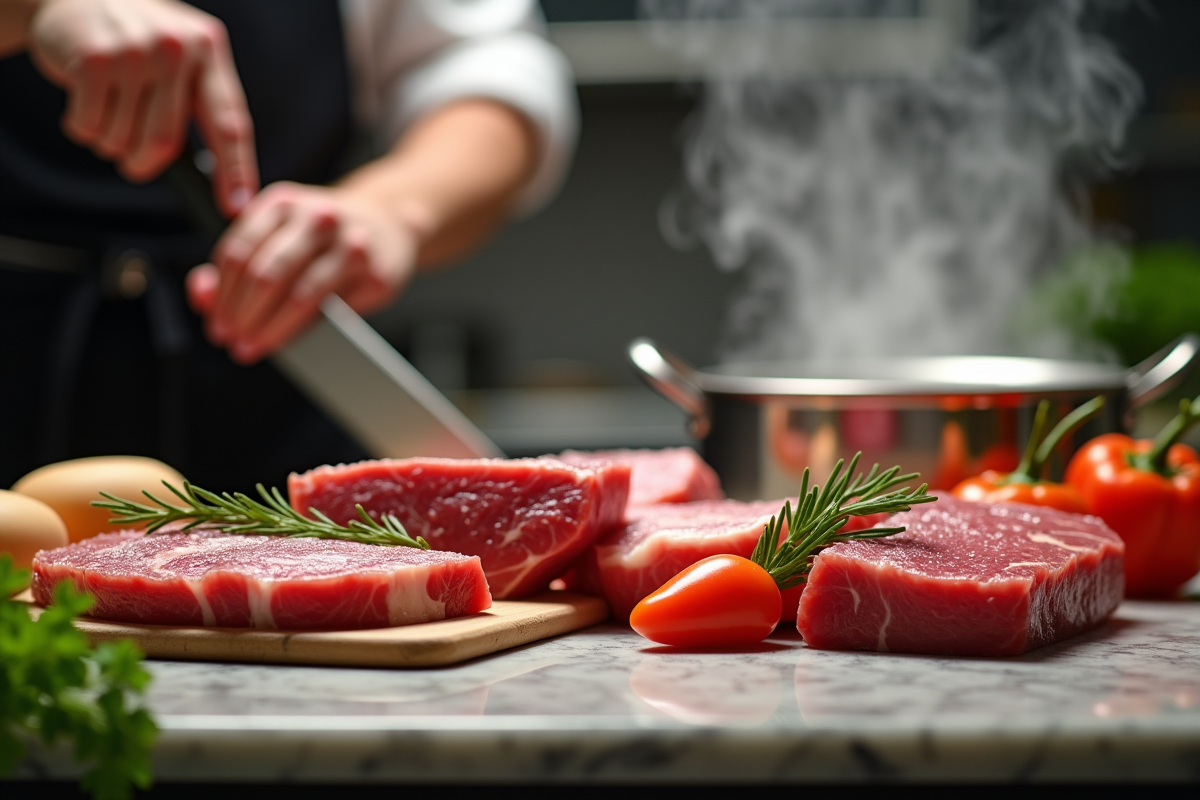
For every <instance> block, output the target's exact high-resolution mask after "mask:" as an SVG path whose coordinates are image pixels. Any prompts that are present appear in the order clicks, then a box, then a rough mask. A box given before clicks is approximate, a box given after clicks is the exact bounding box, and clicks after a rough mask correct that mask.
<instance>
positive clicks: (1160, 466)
mask: <svg viewBox="0 0 1200 800" xmlns="http://www.w3.org/2000/svg"><path fill="white" fill-rule="evenodd" d="M1197 422H1200V397H1197V398H1196V399H1195V400H1180V401H1179V413H1178V414H1176V415H1175V416H1174V417H1173V418H1172V419H1171V421H1170V422H1168V423H1167V425H1166V427H1164V428H1163V429H1162V430H1161V431H1159V434H1158V436H1156V437H1154V444H1153V445H1151V446H1150V451H1149V452H1148V453H1146V455H1145V456H1144V457H1138V458H1135V461H1134V466H1135V467H1138V468H1139V469H1144V470H1146V471H1148V472H1157V473H1158V474H1159V475H1166V476H1168V477H1169V476H1170V472H1171V471H1170V469H1168V467H1167V452H1168V451H1169V450H1170V449H1171V447H1172V446H1173V445H1175V444H1177V443H1178V442H1179V440H1180V439H1182V438H1183V435H1184V434H1185V433H1187V432H1188V431H1189V430H1191V429H1192V427H1193V426H1195V424H1196V423H1197Z"/></svg>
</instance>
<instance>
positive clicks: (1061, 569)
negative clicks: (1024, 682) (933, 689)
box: [796, 496, 1125, 656]
mask: <svg viewBox="0 0 1200 800" xmlns="http://www.w3.org/2000/svg"><path fill="white" fill-rule="evenodd" d="M886 524H889V525H890V524H897V525H905V526H907V528H908V530H907V531H905V532H904V533H901V534H897V535H896V536H892V537H888V538H885V539H870V540H859V541H852V542H844V543H842V544H837V545H834V546H833V547H830V548H828V549H826V550H824V551H823V552H822V553H821V554H820V555H818V556H817V558H816V561H815V563H814V565H813V569H812V572H811V574H810V575H809V580H808V584H807V586H806V587H805V590H804V595H803V596H802V598H801V600H800V609H799V612H798V614H797V618H796V627H797V628H798V629H799V630H800V633H801V634H802V635H803V636H804V640H805V642H807V643H808V645H809V646H811V647H818V648H827V649H836V650H880V651H893V652H900V653H934V654H949V655H971V656H1005V655H1015V654H1017V653H1024V652H1026V651H1028V650H1032V649H1034V648H1036V647H1041V646H1043V645H1047V644H1050V643H1052V642H1057V641H1059V640H1062V639H1065V638H1067V637H1070V636H1074V635H1076V634H1078V633H1081V632H1083V631H1085V630H1088V629H1090V628H1093V627H1095V626H1097V625H1099V624H1100V623H1101V622H1103V621H1104V620H1105V619H1106V618H1107V617H1108V616H1109V615H1110V614H1111V613H1112V612H1113V610H1115V609H1116V607H1117V604H1118V603H1120V601H1121V595H1122V592H1123V589H1124V583H1123V577H1122V575H1123V566H1122V565H1123V560H1124V552H1125V547H1124V545H1123V544H1122V542H1121V539H1120V538H1119V537H1118V536H1117V534H1115V533H1114V532H1113V531H1112V530H1111V529H1109V528H1108V526H1106V525H1105V524H1104V523H1103V522H1102V521H1101V520H1099V519H1097V518H1096V517H1085V516H1080V515H1077V514H1068V513H1066V512H1063V511H1057V510H1055V509H1050V508H1043V507H1037V506H1025V505H1019V504H1015V503H999V504H987V503H969V502H966V501H962V500H956V499H954V498H951V497H945V496H943V497H941V498H940V499H939V500H938V501H937V502H936V503H933V504H930V505H927V506H918V507H917V508H915V509H913V510H912V511H907V512H904V513H902V514H897V515H895V516H893V517H891V518H889V519H888V520H887V523H886Z"/></svg>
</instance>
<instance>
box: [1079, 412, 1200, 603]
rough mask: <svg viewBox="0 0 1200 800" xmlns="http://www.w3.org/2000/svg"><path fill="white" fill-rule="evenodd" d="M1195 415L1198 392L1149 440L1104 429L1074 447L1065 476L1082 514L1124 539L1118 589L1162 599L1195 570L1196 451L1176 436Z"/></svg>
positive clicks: (1199, 504)
mask: <svg viewBox="0 0 1200 800" xmlns="http://www.w3.org/2000/svg"><path fill="white" fill-rule="evenodd" d="M1198 421H1200V398H1197V399H1195V400H1192V401H1187V400H1184V401H1183V402H1182V403H1181V404H1180V409H1179V414H1178V416H1176V417H1175V418H1174V419H1173V420H1171V422H1170V423H1168V424H1167V426H1166V427H1165V428H1163V430H1162V432H1161V433H1160V434H1159V435H1158V437H1156V438H1155V439H1154V440H1153V441H1151V440H1149V439H1136V440H1135V439H1133V438H1131V437H1129V436H1126V435H1124V434H1120V433H1107V434H1104V435H1103V436H1098V437H1096V438H1095V439H1092V440H1091V441H1090V442H1088V443H1087V444H1086V445H1084V446H1083V447H1082V448H1080V449H1079V452H1077V453H1076V454H1075V455H1074V457H1073V458H1072V459H1071V461H1070V463H1069V464H1068V465H1067V474H1066V480H1067V483H1068V484H1070V485H1071V486H1072V487H1073V488H1074V489H1075V490H1076V491H1077V492H1079V495H1080V497H1081V498H1082V499H1083V501H1084V505H1085V506H1086V507H1087V511H1088V513H1089V514H1095V515H1096V516H1098V517H1100V518H1101V519H1102V520H1104V521H1105V522H1107V523H1108V526H1109V527H1110V528H1112V529H1113V530H1114V531H1116V532H1117V533H1118V534H1119V535H1120V537H1121V538H1122V539H1123V540H1125V594H1126V595H1127V596H1129V597H1167V596H1170V595H1172V594H1174V593H1175V592H1177V591H1178V590H1179V588H1180V587H1181V586H1183V584H1185V583H1187V582H1188V580H1190V579H1191V578H1192V577H1193V576H1194V575H1196V573H1198V572H1200V456H1197V454H1196V451H1195V450H1193V449H1192V448H1191V447H1188V446H1187V445H1185V444H1180V443H1179V439H1180V438H1181V437H1182V436H1183V434H1184V433H1186V432H1187V430H1188V429H1189V428H1191V427H1192V426H1193V425H1195V424H1196V423H1197V422H1198Z"/></svg>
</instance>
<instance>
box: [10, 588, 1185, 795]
mask: <svg viewBox="0 0 1200 800" xmlns="http://www.w3.org/2000/svg"><path fill="white" fill-rule="evenodd" d="M150 666H151V669H152V671H153V673H154V676H155V681H154V683H153V685H152V688H151V690H150V705H151V707H152V709H153V711H154V713H155V714H156V715H157V718H158V720H159V722H160V724H161V726H162V729H163V734H162V737H161V739H160V741H159V745H158V748H157V751H156V756H155V771H156V775H157V777H158V779H159V780H163V781H172V780H204V781H214V780H228V781H259V780H264V781H338V782H355V781H366V782H384V781H418V782H420V781H426V782H428V781H461V780H464V779H468V780H472V781H496V780H499V781H506V780H507V781H525V782H528V781H569V782H577V781H588V780H596V781H610V782H620V781H633V782H643V783H645V782H655V781H664V782H670V781H685V780H694V781H701V780H703V781H709V780H720V781H730V782H735V781H739V782H740V781H809V780H811V781H860V780H871V779H881V778H882V779H897V780H907V779H911V780H930V779H933V780H1002V781H1003V780H1020V781H1030V780H1034V781H1037V780H1076V779H1086V780H1105V779H1120V780H1139V779H1153V780H1162V779H1176V780H1193V781H1194V780H1197V779H1200V603H1195V602H1178V603H1140V602H1127V603H1125V604H1124V605H1123V606H1122V607H1121V608H1120V609H1119V611H1118V612H1117V614H1116V615H1115V616H1114V618H1113V619H1112V620H1110V621H1109V622H1108V623H1107V624H1105V625H1104V626H1103V627H1102V628H1100V629H1098V630H1096V631H1093V632H1091V633H1088V634H1085V635H1083V636H1080V637H1077V638H1075V639H1072V640H1070V641H1067V642H1063V643H1060V644H1057V645H1052V646H1050V647H1046V648H1042V649H1040V650H1036V651H1034V652H1032V653H1029V654H1026V655H1024V656H1020V657H1016V658H1008V659H1002V660H1001V659H997V660H990V659H977V658H935V657H928V656H907V655H894V654H881V653H838V652H828V651H818V650H811V649H808V648H807V647H805V645H804V643H803V642H802V641H801V640H800V638H799V637H798V636H797V635H796V633H795V631H790V632H783V631H781V632H779V633H777V635H776V636H774V637H772V638H771V639H769V640H768V641H767V642H766V643H764V644H763V645H761V646H760V647H758V648H755V649H753V651H741V652H695V651H690V652H677V651H671V650H669V649H667V648H660V647H655V646H653V645H651V644H650V643H648V642H646V641H645V640H644V639H641V638H640V637H638V636H636V635H635V634H633V633H632V632H631V631H629V629H628V628H623V627H620V626H616V625H611V624H610V625H601V626H597V627H595V628H591V629H588V630H585V631H581V632H579V633H575V634H571V635H568V636H564V637H560V638H558V639H553V640H549V641H545V642H540V643H537V644H534V645H530V646H526V647H523V648H519V649H516V650H510V651H506V652H503V653H498V654H496V655H493V656H489V657H486V658H481V659H477V660H475V661H471V662H468V663H466V664H462V665H459V666H456V667H450V668H443V669H428V670H408V671H400V670H395V671H390V670H368V669H335V668H316V667H311V668H310V667H281V666H261V665H245V664H211V663H186V662H165V661H156V662H152V663H151V665H150ZM75 774H77V773H76V772H75V770H74V767H73V766H72V765H71V762H70V759H69V758H67V757H66V755H65V753H53V752H45V751H34V752H32V754H31V756H30V758H29V759H28V760H27V762H26V763H25V764H24V765H23V766H22V767H21V769H20V772H19V777H23V778H34V777H64V778H65V777H73V776H74V775H75Z"/></svg>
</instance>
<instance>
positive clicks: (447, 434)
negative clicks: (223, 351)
mask: <svg viewBox="0 0 1200 800" xmlns="http://www.w3.org/2000/svg"><path fill="white" fill-rule="evenodd" d="M205 155H207V153H205ZM164 177H165V179H166V181H167V183H168V185H169V186H170V187H171V189H172V191H173V192H174V193H175V195H176V197H177V198H178V199H179V201H180V202H181V203H182V204H183V207H184V210H185V213H186V214H187V216H188V219H189V220H190V221H191V223H192V225H193V226H194V227H195V228H196V229H197V230H200V231H202V232H203V233H205V234H207V235H209V236H212V237H214V238H215V237H217V236H219V235H220V233H221V231H222V230H224V229H225V226H226V224H227V223H226V220H225V218H224V217H223V216H222V215H221V212H220V211H219V210H218V209H217V206H216V203H215V202H214V201H213V190H212V183H211V181H210V180H209V177H208V175H206V174H205V173H204V171H202V170H201V169H200V167H199V165H198V163H197V151H195V150H194V149H192V148H190V147H189V148H188V150H187V151H186V152H185V153H184V154H183V156H181V157H180V158H179V160H178V161H176V162H175V163H174V164H172V165H171V166H170V167H168V168H167V171H166V173H165V175H164ZM272 361H273V363H274V364H275V366H276V367H278V368H279V370H280V371H281V372H283V374H284V375H286V376H287V377H288V378H289V379H290V380H291V381H292V382H293V383H294V384H296V386H297V387H299V388H300V390H301V391H303V392H304V393H305V394H307V395H308V397H309V398H310V399H311V400H312V401H313V402H315V403H316V404H317V405H318V406H320V407H321V408H322V409H323V410H324V411H325V412H326V413H327V414H329V416H330V417H331V418H333V419H334V420H335V421H336V422H338V424H340V425H341V426H342V427H343V428H344V429H345V430H346V431H347V432H348V433H350V434H351V435H352V436H353V437H354V438H355V439H357V440H358V442H359V443H360V444H361V445H362V446H363V447H364V448H366V450H367V452H369V453H371V454H372V455H373V456H375V457H377V458H407V457H410V456H434V457H441V458H488V457H500V456H503V452H501V450H500V448H499V447H497V446H496V444H495V443H494V442H492V441H491V440H490V439H489V438H488V437H487V435H486V434H484V432H483V431H481V430H479V428H477V427H476V426H475V425H474V423H472V422H471V421H470V420H469V419H467V417H466V416H465V415H464V414H463V413H462V412H461V411H459V410H458V409H457V408H456V407H455V406H454V404H453V403H451V402H450V401H449V400H447V399H446V397H445V395H443V394H442V393H441V392H439V391H438V390H437V389H436V388H435V387H434V386H433V384H431V383H430V382H429V381H428V380H426V379H425V377H424V376H423V375H422V374H421V373H420V372H418V371H417V370H416V369H415V368H414V367H413V366H412V364H410V363H408V361H407V360H405V358H404V356H402V355H400V354H399V353H398V352H396V350H395V348H393V347H392V346H391V345H390V344H388V342H387V340H386V339H384V338H383V337H382V336H380V335H379V334H378V333H377V332H376V331H375V329H374V328H372V327H371V326H370V325H368V324H367V322H366V321H365V320H364V319H363V318H362V317H360V316H359V315H358V314H356V313H355V312H354V310H353V309H351V308H350V306H348V305H346V303H345V301H343V300H342V299H341V298H340V297H338V296H337V295H330V296H329V297H328V298H326V300H325V302H324V303H322V304H321V316H320V317H318V318H317V320H316V321H315V322H314V323H313V324H312V325H311V326H310V327H309V329H308V330H307V331H306V332H305V333H303V334H301V335H300V336H299V337H297V338H296V340H295V341H293V342H292V343H291V344H289V345H287V346H286V347H284V348H283V349H282V350H280V351H279V352H277V353H276V354H275V355H274V357H273V358H272Z"/></svg>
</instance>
